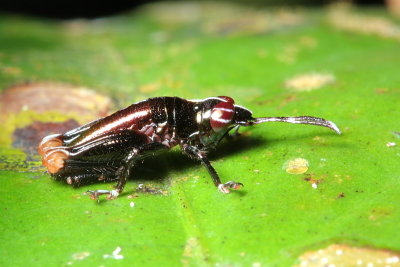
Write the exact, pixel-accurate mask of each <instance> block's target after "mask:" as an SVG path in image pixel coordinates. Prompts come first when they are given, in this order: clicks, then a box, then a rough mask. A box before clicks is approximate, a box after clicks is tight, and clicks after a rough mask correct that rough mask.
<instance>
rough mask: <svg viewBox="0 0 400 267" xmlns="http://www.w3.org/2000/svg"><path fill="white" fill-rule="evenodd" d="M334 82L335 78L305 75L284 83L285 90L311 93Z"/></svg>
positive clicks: (327, 75)
mask: <svg viewBox="0 0 400 267" xmlns="http://www.w3.org/2000/svg"><path fill="white" fill-rule="evenodd" d="M334 81H335V76H333V75H332V74H324V73H306V74H300V75H297V76H295V77H293V78H290V79H289V80H287V81H286V82H285V86H286V87H287V88H290V89H292V90H293V91H297V92H302V91H312V90H315V89H319V88H321V87H324V86H326V85H328V84H331V83H333V82H334Z"/></svg>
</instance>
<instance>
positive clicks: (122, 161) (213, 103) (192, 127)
mask: <svg viewBox="0 0 400 267" xmlns="http://www.w3.org/2000/svg"><path fill="white" fill-rule="evenodd" d="M271 121H279V122H288V123H300V124H312V125H318V126H324V127H328V128H330V129H332V130H334V131H335V132H337V133H339V134H340V130H339V129H338V128H337V126H336V125H335V124H334V123H333V122H331V121H327V120H325V119H321V118H315V117H309V116H301V117H264V118H253V116H252V112H251V111H250V110H248V109H246V108H244V107H241V106H238V105H235V103H234V100H233V99H232V98H230V97H227V96H220V97H210V98H206V99H204V100H185V99H182V98H178V97H156V98H150V99H148V100H144V101H141V102H138V103H136V104H133V105H131V106H129V107H127V108H126V109H123V110H120V111H118V112H116V113H114V114H112V115H110V116H107V117H105V118H101V119H98V120H95V121H93V122H90V123H88V124H86V125H83V126H81V127H79V128H76V129H74V130H71V131H69V132H67V133H64V134H54V135H49V136H47V137H45V138H43V140H42V142H41V143H40V144H39V148H38V150H39V154H40V155H41V156H42V161H43V165H44V166H46V167H47V170H48V172H49V173H50V174H51V175H52V176H53V177H54V178H56V179H61V180H64V181H66V182H67V183H68V184H72V185H75V186H79V185H80V184H81V183H88V182H90V181H97V180H104V181H111V180H118V184H117V185H116V187H115V190H111V191H108V190H96V191H88V192H89V193H90V196H91V198H93V199H98V196H99V195H103V194H106V195H108V198H115V197H117V196H118V195H119V194H120V193H121V192H122V190H123V188H124V186H125V183H126V181H127V178H128V177H129V176H130V174H131V171H132V167H133V166H134V165H135V164H137V163H138V162H140V161H141V160H142V159H143V158H144V157H146V156H149V155H153V154H154V153H155V152H156V151H159V150H165V149H170V148H172V147H174V146H176V145H179V146H180V147H181V149H182V152H183V153H184V154H185V155H187V156H189V157H191V158H194V159H197V160H199V161H200V162H201V163H202V164H203V165H204V166H205V167H206V169H207V171H208V172H209V174H210V175H211V178H212V180H213V182H214V184H215V185H216V186H217V188H218V190H219V191H221V192H222V193H229V192H230V189H239V188H240V187H241V186H242V184H241V183H238V182H234V181H230V182H227V183H221V180H220V178H219V176H218V174H217V172H216V171H215V169H214V168H213V167H212V166H211V164H210V161H209V160H208V158H207V153H208V152H209V151H210V150H212V149H214V148H215V147H216V146H217V144H218V143H219V142H220V141H221V139H222V138H223V137H224V136H226V135H227V134H228V132H229V131H231V130H235V131H236V132H237V130H238V128H239V127H240V126H251V125H255V124H259V123H263V122H271Z"/></svg>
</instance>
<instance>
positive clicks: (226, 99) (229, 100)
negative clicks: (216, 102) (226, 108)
mask: <svg viewBox="0 0 400 267" xmlns="http://www.w3.org/2000/svg"><path fill="white" fill-rule="evenodd" d="M219 98H222V99H223V100H225V101H226V102H229V103H231V104H235V100H233V98H232V97H229V96H219Z"/></svg>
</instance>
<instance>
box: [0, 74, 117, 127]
mask: <svg viewBox="0 0 400 267" xmlns="http://www.w3.org/2000/svg"><path fill="white" fill-rule="evenodd" d="M110 107H111V100H110V99H109V98H108V97H106V96H103V95H100V94H98V93H96V92H94V91H92V90H90V89H87V88H83V87H77V86H72V85H66V84H59V83H49V82H48V83H44V82H43V83H26V84H20V85H16V86H13V87H10V88H8V89H7V90H5V91H4V92H3V93H2V94H1V95H0V113H1V114H7V113H19V112H21V111H27V110H31V111H35V112H38V113H43V112H46V111H58V112H60V113H62V114H79V116H83V117H89V118H91V119H95V118H97V117H102V116H105V115H107V113H108V112H109V109H110Z"/></svg>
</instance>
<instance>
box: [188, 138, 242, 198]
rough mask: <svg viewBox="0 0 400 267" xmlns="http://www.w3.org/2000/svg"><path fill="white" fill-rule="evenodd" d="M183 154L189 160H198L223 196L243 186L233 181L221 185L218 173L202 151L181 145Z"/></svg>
mask: <svg viewBox="0 0 400 267" xmlns="http://www.w3.org/2000/svg"><path fill="white" fill-rule="evenodd" d="M182 150H183V152H184V153H185V154H186V155H188V156H189V157H191V158H195V159H198V160H200V162H201V163H202V164H203V165H204V167H206V169H207V171H208V173H209V174H210V176H211V178H212V180H213V182H214V184H215V186H216V187H217V188H218V190H219V191H220V192H222V193H224V194H228V193H229V192H230V190H229V189H234V190H238V189H240V187H242V186H243V184H242V183H237V182H234V181H230V182H227V183H224V184H223V183H221V179H220V178H219V176H218V173H217V172H216V171H215V169H214V167H213V166H212V165H211V163H210V161H209V160H208V158H207V155H206V153H205V152H204V151H201V150H200V149H198V148H197V147H194V146H190V145H188V144H184V145H182Z"/></svg>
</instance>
